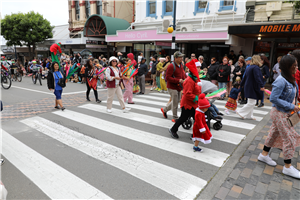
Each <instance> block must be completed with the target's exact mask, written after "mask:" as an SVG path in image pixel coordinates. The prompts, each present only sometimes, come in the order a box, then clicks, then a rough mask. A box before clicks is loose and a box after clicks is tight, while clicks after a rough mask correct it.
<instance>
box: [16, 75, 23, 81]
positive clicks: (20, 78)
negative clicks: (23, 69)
mask: <svg viewBox="0 0 300 200" xmlns="http://www.w3.org/2000/svg"><path fill="white" fill-rule="evenodd" d="M17 80H18V81H19V82H21V81H22V75H21V74H20V73H17Z"/></svg>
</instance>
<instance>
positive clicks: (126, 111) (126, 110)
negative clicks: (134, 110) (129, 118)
mask: <svg viewBox="0 0 300 200" xmlns="http://www.w3.org/2000/svg"><path fill="white" fill-rule="evenodd" d="M129 110H131V108H124V109H123V113H129Z"/></svg>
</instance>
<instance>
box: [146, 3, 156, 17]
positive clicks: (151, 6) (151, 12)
mask: <svg viewBox="0 0 300 200" xmlns="http://www.w3.org/2000/svg"><path fill="white" fill-rule="evenodd" d="M146 9H147V12H146V16H147V17H155V19H156V18H157V16H156V1H147V2H146Z"/></svg>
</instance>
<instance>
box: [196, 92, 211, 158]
mask: <svg viewBox="0 0 300 200" xmlns="http://www.w3.org/2000/svg"><path fill="white" fill-rule="evenodd" d="M209 107H210V103H209V101H208V100H207V99H206V98H205V94H203V93H202V94H200V96H199V99H198V108H197V109H196V114H195V123H194V127H193V141H194V147H193V149H194V151H199V152H201V151H202V149H201V148H199V147H198V145H199V142H202V143H204V144H209V143H211V139H212V138H213V137H212V134H211V132H210V130H209V128H208V126H207V124H206V119H205V112H206V111H207V110H208V108H209Z"/></svg>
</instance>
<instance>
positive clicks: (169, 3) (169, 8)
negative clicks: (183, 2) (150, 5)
mask: <svg viewBox="0 0 300 200" xmlns="http://www.w3.org/2000/svg"><path fill="white" fill-rule="evenodd" d="M165 12H166V13H168V12H173V1H166V9H165Z"/></svg>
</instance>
